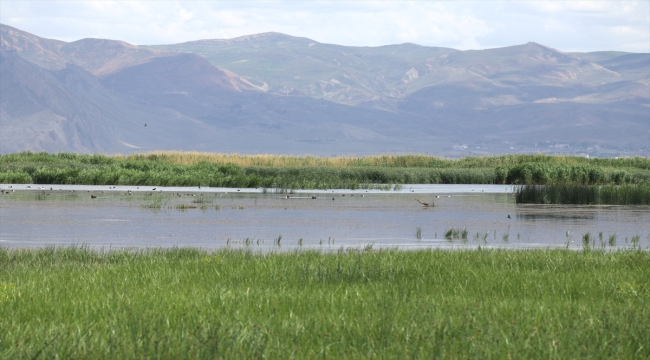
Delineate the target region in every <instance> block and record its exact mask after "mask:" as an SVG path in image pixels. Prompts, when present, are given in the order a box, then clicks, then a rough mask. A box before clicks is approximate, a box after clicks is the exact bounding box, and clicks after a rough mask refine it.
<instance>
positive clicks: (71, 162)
mask: <svg viewBox="0 0 650 360" xmlns="http://www.w3.org/2000/svg"><path fill="white" fill-rule="evenodd" d="M647 180H650V160H649V159H645V158H632V159H583V158H579V157H571V156H544V155H506V156H493V157H467V158H463V159H458V160H447V159H441V158H437V157H433V156H418V155H403V156H370V157H361V158H314V157H291V156H273V155H257V156H246V155H220V154H205V153H178V152H168V153H165V152H163V153H152V154H143V155H130V156H126V157H125V156H103V155H79V154H71V153H58V154H49V153H29V152H25V153H16V154H8V155H2V156H0V183H40V184H83V185H142V186H210V187H262V188H267V189H276V191H277V189H284V191H289V192H290V190H291V189H328V188H343V189H357V188H377V187H378V186H379V188H384V187H385V188H386V189H390V188H394V189H396V190H397V189H399V187H398V186H399V185H393V184H551V183H567V184H625V183H639V182H643V181H647Z"/></svg>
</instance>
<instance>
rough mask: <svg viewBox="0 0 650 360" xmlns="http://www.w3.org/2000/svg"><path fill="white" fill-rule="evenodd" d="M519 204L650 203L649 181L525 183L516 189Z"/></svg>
mask: <svg viewBox="0 0 650 360" xmlns="http://www.w3.org/2000/svg"><path fill="white" fill-rule="evenodd" d="M515 199H516V202H517V203H518V204H574V205H650V182H645V183H641V184H637V185H629V184H626V185H620V186H619V185H604V186H595V185H577V184H551V185H543V186H542V185H523V186H520V187H518V188H517V189H516V190H515Z"/></svg>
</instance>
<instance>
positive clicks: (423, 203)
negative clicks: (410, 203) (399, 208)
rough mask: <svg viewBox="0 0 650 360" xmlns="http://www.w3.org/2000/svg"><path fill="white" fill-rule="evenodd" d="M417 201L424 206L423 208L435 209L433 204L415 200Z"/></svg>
mask: <svg viewBox="0 0 650 360" xmlns="http://www.w3.org/2000/svg"><path fill="white" fill-rule="evenodd" d="M415 201H417V202H419V203H420V204H422V206H425V207H433V203H428V202H422V201H420V200H418V199H415Z"/></svg>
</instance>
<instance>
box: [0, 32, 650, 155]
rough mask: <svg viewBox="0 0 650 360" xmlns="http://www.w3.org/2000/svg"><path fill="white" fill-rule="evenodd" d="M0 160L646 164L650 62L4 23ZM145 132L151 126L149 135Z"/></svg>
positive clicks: (643, 57)
mask: <svg viewBox="0 0 650 360" xmlns="http://www.w3.org/2000/svg"><path fill="white" fill-rule="evenodd" d="M0 50H1V53H0V55H1V77H0V83H1V95H2V96H1V101H0V151H2V152H9V151H19V150H24V149H31V150H49V151H59V150H66V151H83V152H132V151H138V150H145V149H147V150H148V149H197V150H206V151H224V152H235V151H237V152H275V153H279V152H281V153H294V154H300V153H309V154H323V155H335V154H368V153H386V152H399V153H404V152H421V153H431V154H439V155H451V156H457V155H467V154H470V153H473V154H489V153H504V152H536V151H546V152H563V153H567V152H571V153H591V154H593V155H601V156H602V155H619V154H637V155H646V156H647V155H648V152H649V151H650V54H633V53H621V52H608V51H602V52H593V53H565V52H562V51H559V50H556V49H552V48H549V47H546V46H544V45H540V44H536V43H528V44H524V45H517V46H511V47H505V48H497V49H486V50H476V51H458V50H454V49H448V48H437V47H425V46H419V45H414V44H402V45H390V46H380V47H346V46H340V45H331V44H322V43H318V42H316V41H313V40H310V39H306V38H298V37H292V36H288V35H283V34H278V33H266V34H257V35H250V36H244V37H239V38H235V39H228V40H201V41H193V42H188V43H183V44H176V45H164V46H135V45H131V44H128V43H125V42H122V41H116V40H103V39H82V40H78V41H74V42H70V43H68V42H63V41H58V40H51V39H45V38H40V37H38V36H35V35H32V34H29V33H27V32H24V31H21V30H18V29H15V28H12V27H9V26H6V25H0ZM145 123H146V124H147V126H146V127H145V126H144V124H145Z"/></svg>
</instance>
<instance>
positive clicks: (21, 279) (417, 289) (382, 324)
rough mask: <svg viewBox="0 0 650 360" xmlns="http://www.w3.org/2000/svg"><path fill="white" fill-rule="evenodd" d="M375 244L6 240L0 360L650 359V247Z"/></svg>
mask: <svg viewBox="0 0 650 360" xmlns="http://www.w3.org/2000/svg"><path fill="white" fill-rule="evenodd" d="M249 240H250V239H249ZM277 242H278V243H279V242H280V238H278V239H277ZM367 250H368V251H364V250H361V249H360V250H359V251H347V252H346V251H341V252H339V253H327V254H321V253H316V252H295V253H284V254H283V253H274V254H254V253H252V252H247V251H217V252H215V253H207V252H204V251H200V250H196V249H173V250H149V251H135V250H134V251H111V252H105V253H102V252H95V251H91V250H88V249H84V248H81V249H78V248H57V249H54V248H49V249H41V250H11V251H10V250H6V249H0V319H1V320H0V334H1V335H0V337H1V340H2V341H0V358H8V359H9V358H11V359H23V358H36V357H40V358H210V359H213V358H315V357H323V358H355V359H356V358H376V357H386V358H436V357H443V358H469V357H474V358H498V359H503V358H594V357H598V358H630V359H631V358H647V357H648V356H650V348H648V346H647V345H648V344H650V321H649V320H650V307H648V301H649V300H650V285H649V282H648V279H650V267H649V266H648V263H650V253H648V252H644V251H623V252H611V253H607V252H599V251H589V252H577V251H564V250H534V251H499V250H489V251H486V250H479V251H405V252H398V251H369V250H371V248H368V249H367Z"/></svg>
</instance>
